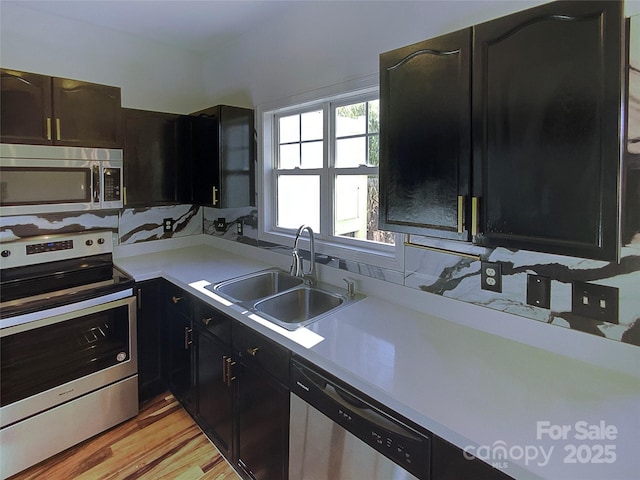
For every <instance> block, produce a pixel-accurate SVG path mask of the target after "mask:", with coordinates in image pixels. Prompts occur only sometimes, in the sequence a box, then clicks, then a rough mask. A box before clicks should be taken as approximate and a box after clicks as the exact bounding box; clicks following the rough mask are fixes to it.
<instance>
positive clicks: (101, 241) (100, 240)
mask: <svg viewBox="0 0 640 480" xmlns="http://www.w3.org/2000/svg"><path fill="white" fill-rule="evenodd" d="M103 244H104V238H102V237H100V238H99V239H98V245H103Z"/></svg>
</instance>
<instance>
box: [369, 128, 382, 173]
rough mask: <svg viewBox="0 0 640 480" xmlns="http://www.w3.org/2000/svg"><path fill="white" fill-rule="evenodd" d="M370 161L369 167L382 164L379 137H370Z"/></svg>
mask: <svg viewBox="0 0 640 480" xmlns="http://www.w3.org/2000/svg"><path fill="white" fill-rule="evenodd" d="M368 141H369V161H368V162H367V165H369V166H370V167H377V166H378V165H379V163H380V161H379V154H380V137H379V136H378V135H371V136H370V137H369V140H368Z"/></svg>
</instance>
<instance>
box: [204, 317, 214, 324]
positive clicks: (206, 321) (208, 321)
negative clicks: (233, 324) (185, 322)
mask: <svg viewBox="0 0 640 480" xmlns="http://www.w3.org/2000/svg"><path fill="white" fill-rule="evenodd" d="M211 320H213V318H212V317H207V318H203V319H202V323H204V324H205V326H207V325H209V323H211Z"/></svg>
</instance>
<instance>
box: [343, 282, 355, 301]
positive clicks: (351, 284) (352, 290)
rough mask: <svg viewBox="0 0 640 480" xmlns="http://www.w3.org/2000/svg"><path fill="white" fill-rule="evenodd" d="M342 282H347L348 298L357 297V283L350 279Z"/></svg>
mask: <svg viewBox="0 0 640 480" xmlns="http://www.w3.org/2000/svg"><path fill="white" fill-rule="evenodd" d="M342 280H344V281H345V282H347V296H348V297H349V298H352V297H355V296H356V285H355V282H353V280H349V279H348V278H343V279H342Z"/></svg>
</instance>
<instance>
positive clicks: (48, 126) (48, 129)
mask: <svg viewBox="0 0 640 480" xmlns="http://www.w3.org/2000/svg"><path fill="white" fill-rule="evenodd" d="M47 140H51V117H47Z"/></svg>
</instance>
